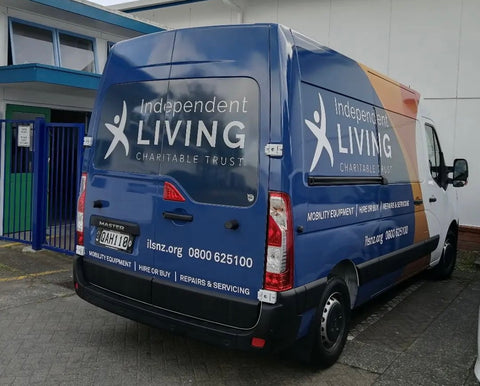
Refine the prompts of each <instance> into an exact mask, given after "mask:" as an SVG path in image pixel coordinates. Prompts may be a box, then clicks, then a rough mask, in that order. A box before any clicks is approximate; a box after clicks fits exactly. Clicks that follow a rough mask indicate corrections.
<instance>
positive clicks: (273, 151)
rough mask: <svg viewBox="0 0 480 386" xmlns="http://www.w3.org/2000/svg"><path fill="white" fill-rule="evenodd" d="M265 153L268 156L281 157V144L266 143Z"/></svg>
mask: <svg viewBox="0 0 480 386" xmlns="http://www.w3.org/2000/svg"><path fill="white" fill-rule="evenodd" d="M265 154H266V155H268V156H269V157H282V156H283V144H281V143H267V144H266V145H265Z"/></svg>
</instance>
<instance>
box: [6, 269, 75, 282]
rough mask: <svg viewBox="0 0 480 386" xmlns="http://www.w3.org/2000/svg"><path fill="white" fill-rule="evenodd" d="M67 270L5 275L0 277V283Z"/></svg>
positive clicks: (67, 270) (65, 270) (66, 270)
mask: <svg viewBox="0 0 480 386" xmlns="http://www.w3.org/2000/svg"><path fill="white" fill-rule="evenodd" d="M69 271H70V269H57V270H55V271H44V272H37V273H29V274H27V275H22V276H15V277H5V278H0V283H4V282H7V281H18V280H24V279H29V278H35V277H40V276H47V275H53V274H55V273H62V272H69Z"/></svg>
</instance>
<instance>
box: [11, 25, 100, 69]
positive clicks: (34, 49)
mask: <svg viewBox="0 0 480 386" xmlns="http://www.w3.org/2000/svg"><path fill="white" fill-rule="evenodd" d="M9 57H10V58H11V61H12V63H11V64H25V63H40V64H47V65H51V66H58V67H65V68H70V69H72V70H78V71H86V72H96V64H95V44H94V40H93V39H92V38H88V37H85V36H79V35H75V34H72V33H68V32H65V31H59V30H57V29H50V28H47V27H43V26H39V25H32V24H27V23H24V22H21V21H18V20H10V52H9Z"/></svg>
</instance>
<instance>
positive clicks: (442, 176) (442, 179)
mask: <svg viewBox="0 0 480 386" xmlns="http://www.w3.org/2000/svg"><path fill="white" fill-rule="evenodd" d="M424 130H425V136H426V139H427V158H428V167H429V171H430V175H431V177H432V179H433V180H434V181H435V182H436V183H437V185H438V186H440V187H441V188H443V189H446V187H447V178H446V168H445V160H444V157H443V152H442V146H441V144H440V140H439V138H438V134H437V130H435V127H434V126H433V125H432V124H431V123H428V122H427V123H425V127H424ZM430 132H431V135H430ZM430 139H431V140H433V143H432V145H433V146H434V149H433V150H434V152H435V154H436V156H435V158H436V157H437V155H438V164H436V165H433V166H432V165H431V163H430V144H431V140H430ZM435 147H437V148H438V149H435ZM433 168H436V169H437V170H435V171H434V170H433ZM434 172H436V173H438V174H437V175H436V176H435V175H434Z"/></svg>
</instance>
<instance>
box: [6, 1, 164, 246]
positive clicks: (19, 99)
mask: <svg viewBox="0 0 480 386" xmlns="http://www.w3.org/2000/svg"><path fill="white" fill-rule="evenodd" d="M160 30H162V29H161V28H159V27H158V26H156V25H154V24H153V23H151V22H144V21H140V20H138V19H137V18H136V17H135V16H132V15H128V14H125V13H121V12H117V11H114V10H110V9H107V8H104V7H100V6H97V5H95V4H93V3H89V2H84V1H80V0H0V202H1V205H0V236H2V237H3V238H10V239H15V240H17V239H19V240H22V241H26V242H29V241H32V239H33V237H32V234H33V235H36V234H37V231H36V229H34V228H35V225H34V223H33V219H34V218H35V216H34V214H33V213H34V212H35V210H36V208H37V207H38V206H40V204H39V200H38V199H37V196H36V195H35V194H34V191H35V187H34V182H33V181H36V180H38V178H37V179H34V175H37V176H38V175H39V174H40V173H38V172H37V171H36V170H37V169H36V166H35V165H37V164H38V163H37V164H35V162H34V160H35V155H34V153H37V154H38V153H39V152H38V148H35V146H34V143H35V142H34V137H38V135H37V133H40V131H41V130H40V129H38V131H36V130H37V127H35V126H33V124H32V123H29V125H30V126H29V125H25V124H23V123H20V121H30V122H31V121H33V120H35V118H38V117H40V118H43V119H44V121H45V122H61V123H66V124H75V123H80V124H85V126H88V120H89V117H90V113H91V110H92V108H93V104H94V100H95V95H96V90H97V88H98V86H99V82H100V78H101V73H102V71H103V67H104V65H105V63H106V60H107V56H108V51H109V49H110V48H111V47H112V46H113V44H115V43H116V42H118V41H121V40H124V39H128V38H132V37H136V36H139V35H143V34H147V33H152V32H157V31H160ZM51 129H52V131H51V132H48V133H47V132H46V131H45V130H43V131H42V133H44V134H42V135H46V136H50V137H49V139H48V140H46V142H45V145H44V147H45V148H44V149H42V150H41V151H42V154H44V155H45V157H46V161H45V168H46V169H47V170H46V171H44V175H45V178H46V180H47V182H46V183H45V184H44V186H45V189H46V190H48V197H47V198H45V200H41V202H42V205H43V208H44V209H45V214H44V216H43V218H42V221H43V222H44V224H43V229H45V227H46V226H47V224H48V226H49V227H51V228H52V229H53V230H52V232H56V233H57V234H58V230H59V229H60V225H58V226H57V225H56V224H62V225H65V224H67V223H68V225H69V229H72V226H71V225H72V224H73V223H74V218H75V202H76V195H77V189H76V185H75V183H76V180H77V178H76V177H78V176H76V175H75V174H74V172H76V171H77V170H78V169H79V168H77V165H79V163H80V159H81V151H77V149H78V148H80V149H81V140H82V138H80V137H81V135H80V134H79V136H78V137H74V136H72V133H71V131H73V130H75V127H71V126H68V125H64V129H65V130H63V131H62V132H60V131H59V130H56V131H55V130H54V128H51ZM57 129H60V128H57ZM69 131H70V132H69ZM54 133H59V134H58V135H59V137H58V138H61V139H59V140H58V141H56V142H55V140H56V137H55V138H54V137H53V136H54V135H57V134H54ZM79 133H80V132H79ZM82 133H83V131H82ZM60 136H61V137H60ZM65 138H68V139H69V141H70V142H71V143H70V142H68V143H69V144H68V145H67V142H66V141H67V140H66V139H65ZM79 143H80V147H79V146H78V144H79ZM73 152H75V153H76V154H75V155H73V154H71V153H73ZM77 154H78V158H74V159H71V158H72V157H71V156H72V155H73V157H77ZM67 157H70V158H67ZM66 165H69V166H68V167H66ZM57 166H58V169H55V167H57ZM46 194H47V193H45V194H44V195H43V197H45V196H46ZM47 200H48V203H47ZM54 202H55V203H56V202H58V203H61V204H59V205H56V204H54ZM60 205H61V207H60ZM47 209H48V211H49V212H48V213H47ZM2 220H3V221H2ZM73 229H74V228H73ZM64 233H65V232H64ZM69 233H70V234H69V236H68V237H69V238H70V239H72V240H73V234H74V231H73V232H69ZM54 238H62V239H65V238H66V236H65V234H63V235H61V237H57V236H51V237H50V239H54ZM43 241H45V242H46V243H47V242H49V240H46V239H45V237H43V239H42V242H43ZM63 249H68V248H63ZM70 249H71V247H70Z"/></svg>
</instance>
